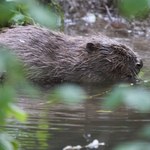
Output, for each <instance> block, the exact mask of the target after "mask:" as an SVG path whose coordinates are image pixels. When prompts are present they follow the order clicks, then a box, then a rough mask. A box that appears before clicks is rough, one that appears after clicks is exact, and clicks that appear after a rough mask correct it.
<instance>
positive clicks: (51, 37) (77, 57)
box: [0, 25, 143, 84]
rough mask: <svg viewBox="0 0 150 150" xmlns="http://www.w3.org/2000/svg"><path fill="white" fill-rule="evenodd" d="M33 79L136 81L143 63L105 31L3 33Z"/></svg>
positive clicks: (0, 38) (24, 29)
mask: <svg viewBox="0 0 150 150" xmlns="http://www.w3.org/2000/svg"><path fill="white" fill-rule="evenodd" d="M0 45H6V46H7V47H9V49H11V50H12V51H13V52H14V53H15V54H16V55H17V57H18V58H19V59H21V61H22V62H23V64H24V68H25V69H26V70H27V74H26V77H27V78H28V79H30V80H31V81H33V82H36V83H40V84H47V83H51V82H62V81H66V82H85V83H105V82H128V81H129V82H135V81H136V80H137V75H138V73H139V71H140V69H141V68H142V66H143V63H142V60H141V59H140V58H139V56H138V55H137V54H136V53H135V52H134V51H133V50H132V49H131V48H129V47H128V46H126V45H125V44H122V43H120V42H117V41H115V40H113V39H111V38H109V37H107V36H104V35H102V34H98V35H93V36H91V35H90V36H69V35H66V34H64V33H61V32H58V31H50V30H49V29H47V28H45V27H38V26H33V25H29V26H18V27H15V28H12V29H8V30H6V31H4V32H3V33H1V34H0Z"/></svg>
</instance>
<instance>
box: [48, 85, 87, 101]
mask: <svg viewBox="0 0 150 150" xmlns="http://www.w3.org/2000/svg"><path fill="white" fill-rule="evenodd" d="M85 98H86V94H85V91H84V90H83V89H82V88H81V87H79V86H77V85H73V84H64V85H61V86H60V87H57V88H56V89H55V90H54V93H53V94H52V95H51V96H50V99H55V100H57V101H58V100H59V101H60V100H61V102H64V103H66V104H74V103H80V102H83V100H84V99H85Z"/></svg>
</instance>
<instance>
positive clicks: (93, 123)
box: [6, 87, 150, 150]
mask: <svg viewBox="0 0 150 150" xmlns="http://www.w3.org/2000/svg"><path fill="white" fill-rule="evenodd" d="M84 88H85V87H84ZM85 89H86V91H87V92H88V93H89V95H91V96H90V97H89V99H87V100H85V101H84V102H82V103H80V104H74V105H66V104H63V103H56V104H51V103H50V102H49V101H47V100H45V97H46V96H45V95H46V93H44V94H43V96H40V97H37V98H34V99H33V98H30V97H28V96H23V95H21V97H20V99H19V102H18V106H19V107H20V108H22V109H24V110H25V111H26V112H27V113H28V115H29V117H28V120H27V122H26V123H23V124H21V123H17V122H16V121H14V120H13V121H11V120H10V123H9V124H8V125H7V127H6V129H7V131H8V132H9V133H10V134H11V135H12V136H13V137H15V138H16V139H17V140H18V141H19V142H20V144H21V148H22V149H23V150H35V149H36V150H62V149H63V148H64V147H66V146H68V145H72V146H77V145H81V146H85V145H87V144H89V143H91V142H92V141H93V140H95V139H96V140H98V141H99V142H100V143H101V142H103V143H104V144H105V145H103V146H99V147H98V148H97V149H101V150H112V147H114V146H115V145H117V144H119V143H120V142H125V141H131V140H134V139H135V138H136V139H137V138H138V136H137V132H138V130H139V129H140V127H142V126H143V125H144V124H145V123H146V124H147V123H150V119H149V114H140V113H138V112H137V111H135V110H132V109H130V108H126V107H124V106H121V107H120V108H117V110H115V111H112V110H106V109H105V108H104V107H103V106H102V105H101V104H102V102H103V98H102V96H104V95H105V94H106V93H107V92H108V90H109V89H110V88H108V87H107V88H100V87H97V88H96V87H95V88H94V87H91V89H90V87H88V88H87V87H86V88H85ZM83 149H86V148H83Z"/></svg>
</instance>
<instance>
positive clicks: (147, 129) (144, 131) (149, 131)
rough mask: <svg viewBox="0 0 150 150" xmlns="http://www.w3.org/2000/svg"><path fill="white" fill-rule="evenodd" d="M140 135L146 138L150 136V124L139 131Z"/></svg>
mask: <svg viewBox="0 0 150 150" xmlns="http://www.w3.org/2000/svg"><path fill="white" fill-rule="evenodd" d="M138 135H140V136H142V137H146V138H150V124H148V125H146V126H144V127H143V128H142V129H141V130H140V131H139V132H138Z"/></svg>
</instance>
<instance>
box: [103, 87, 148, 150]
mask: <svg viewBox="0 0 150 150" xmlns="http://www.w3.org/2000/svg"><path fill="white" fill-rule="evenodd" d="M122 105H124V106H126V107H127V108H130V109H134V110H136V111H138V112H140V113H142V114H143V115H144V113H150V92H149V90H148V89H145V88H144V87H138V86H137V87H135V86H131V85H127V84H122V85H118V86H115V87H114V88H113V90H112V91H111V92H110V93H109V94H108V95H107V96H106V98H105V101H104V103H103V106H105V107H106V108H107V109H113V110H115V109H118V108H119V107H120V106H122ZM137 135H138V136H139V137H145V138H147V139H148V140H150V124H147V125H146V126H144V127H143V128H142V129H141V130H140V131H139V132H138V133H137ZM149 148H150V143H148V142H145V141H143V140H140V141H139V140H137V141H136V140H135V141H132V142H127V143H122V144H120V145H118V146H117V147H115V148H114V149H113V150H149Z"/></svg>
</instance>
